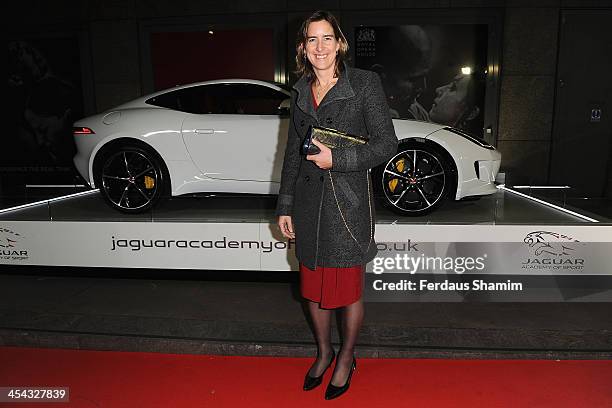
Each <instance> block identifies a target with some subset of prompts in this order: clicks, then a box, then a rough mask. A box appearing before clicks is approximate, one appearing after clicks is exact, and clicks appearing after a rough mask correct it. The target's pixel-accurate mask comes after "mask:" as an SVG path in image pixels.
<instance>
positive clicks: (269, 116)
mask: <svg viewBox="0 0 612 408" xmlns="http://www.w3.org/2000/svg"><path fill="white" fill-rule="evenodd" d="M289 103H290V92H289V91H288V90H287V89H285V88H284V87H283V86H281V85H278V84H273V83H268V82H264V81H257V80H250V79H230V80H216V81H207V82H200V83H196V84H190V85H184V86H178V87H175V88H172V89H168V90H165V91H161V92H156V93H154V94H150V95H147V96H143V97H141V98H138V99H135V100H133V101H131V102H128V103H124V104H122V105H120V106H118V107H116V108H114V109H111V110H108V111H106V112H103V113H100V114H97V115H93V116H90V117H87V118H84V119H81V120H79V121H77V122H76V123H75V124H74V128H73V134H74V139H75V142H76V145H77V154H76V156H75V157H74V163H75V165H76V168H77V169H78V171H79V173H80V174H81V175H82V176H83V177H84V178H85V180H87V181H88V182H89V183H90V185H91V186H92V187H99V188H100V191H101V193H102V195H103V196H104V197H105V198H106V200H107V201H108V203H109V204H110V205H111V206H113V207H115V208H116V209H118V210H120V211H124V212H141V211H144V210H147V209H149V208H150V207H152V206H153V205H154V204H155V203H156V202H157V201H158V200H159V198H160V197H161V196H163V195H167V194H170V195H172V196H177V195H181V194H187V193H197V192H215V193H254V194H277V193H278V188H279V184H280V175H281V169H282V164H283V163H282V162H283V157H284V150H285V145H286V139H287V129H288V126H289ZM393 124H394V126H395V132H396V134H397V137H398V140H399V149H398V152H397V154H396V155H395V156H394V157H392V158H391V159H390V160H389V161H388V162H387V163H384V164H383V165H381V166H380V167H379V168H377V169H374V171H373V173H372V174H373V177H374V179H373V180H374V181H375V186H376V187H375V188H376V191H377V192H382V193H383V194H382V195H383V197H384V201H385V203H386V204H387V205H388V206H389V207H390V208H391V209H392V210H394V211H395V212H398V213H400V214H404V215H420V214H425V213H427V212H430V211H432V210H433V209H434V208H436V207H437V206H438V205H440V203H441V202H442V201H444V199H445V198H446V197H450V198H453V199H455V200H459V199H461V198H464V197H468V196H479V195H485V194H490V193H493V192H495V191H496V188H495V185H494V181H495V176H496V175H497V172H498V170H499V165H500V160H501V154H500V153H499V152H498V151H497V150H495V148H493V147H492V146H490V145H488V144H487V143H485V142H484V141H482V140H480V139H477V138H474V137H472V136H470V135H468V134H466V133H464V132H462V131H461V130H458V129H454V128H450V127H447V126H444V125H438V124H433V123H426V122H418V121H412V120H402V119H397V120H395V119H394V120H393Z"/></svg>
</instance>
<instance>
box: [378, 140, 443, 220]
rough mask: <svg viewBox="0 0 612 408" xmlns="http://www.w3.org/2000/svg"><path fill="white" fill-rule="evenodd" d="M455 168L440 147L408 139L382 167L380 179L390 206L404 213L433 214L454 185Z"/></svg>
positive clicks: (415, 214)
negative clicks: (453, 169) (453, 168)
mask: <svg viewBox="0 0 612 408" xmlns="http://www.w3.org/2000/svg"><path fill="white" fill-rule="evenodd" d="M451 173H452V167H451V165H450V163H448V160H447V159H446V158H445V155H443V154H442V153H441V152H440V151H439V150H438V149H435V148H433V147H432V146H429V145H427V144H424V143H417V142H407V143H403V144H401V145H400V147H399V149H398V152H397V154H396V155H395V156H393V157H392V158H391V159H390V160H389V161H387V163H386V164H385V165H384V167H383V168H382V171H381V172H380V178H379V180H380V182H381V184H382V185H381V187H382V191H383V193H384V201H385V204H386V206H387V207H388V208H390V209H391V210H392V211H393V212H395V213H397V214H401V215H412V216H418V215H424V214H427V213H430V212H431V211H433V210H434V209H436V208H437V207H438V206H440V205H441V204H442V202H443V201H444V200H445V199H446V196H447V195H448V194H449V191H451V190H452V188H453V177H452V174H451Z"/></svg>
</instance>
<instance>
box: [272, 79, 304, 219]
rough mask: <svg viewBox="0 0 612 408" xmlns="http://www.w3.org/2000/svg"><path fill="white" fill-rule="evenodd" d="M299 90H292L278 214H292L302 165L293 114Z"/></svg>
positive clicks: (277, 208)
mask: <svg viewBox="0 0 612 408" xmlns="http://www.w3.org/2000/svg"><path fill="white" fill-rule="evenodd" d="M296 95H297V91H295V90H292V91H291V107H290V114H289V132H288V134H287V146H286V148H285V158H284V160H283V171H282V174H281V183H280V188H279V191H278V201H277V202H276V215H277V216H281V215H289V216H290V215H291V213H292V210H293V195H294V192H295V181H296V180H297V175H298V170H299V167H300V160H301V158H300V152H299V147H300V137H299V135H298V133H297V130H296V129H295V123H294V121H293V115H294V110H295V100H296V97H297V96H296Z"/></svg>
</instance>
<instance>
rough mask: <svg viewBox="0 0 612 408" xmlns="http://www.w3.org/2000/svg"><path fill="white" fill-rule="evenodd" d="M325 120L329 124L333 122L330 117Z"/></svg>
mask: <svg viewBox="0 0 612 408" xmlns="http://www.w3.org/2000/svg"><path fill="white" fill-rule="evenodd" d="M325 121H326V122H327V124H328V125H330V124H331V123H332V122H333V120H332V118H327V119H326V120H325Z"/></svg>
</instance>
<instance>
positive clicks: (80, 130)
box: [72, 127, 96, 135]
mask: <svg viewBox="0 0 612 408" xmlns="http://www.w3.org/2000/svg"><path fill="white" fill-rule="evenodd" d="M95 133H96V132H94V131H93V130H91V129H90V128H88V127H73V128H72V134H73V135H93V134H95Z"/></svg>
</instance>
